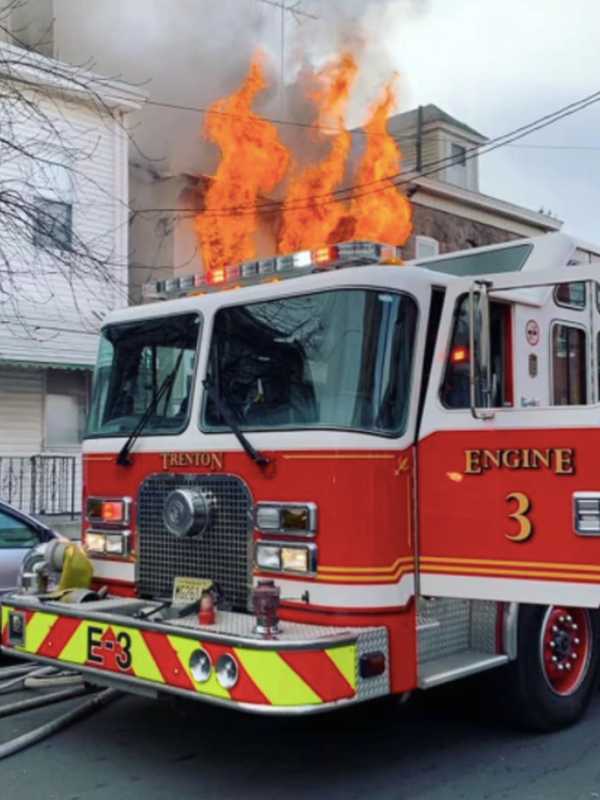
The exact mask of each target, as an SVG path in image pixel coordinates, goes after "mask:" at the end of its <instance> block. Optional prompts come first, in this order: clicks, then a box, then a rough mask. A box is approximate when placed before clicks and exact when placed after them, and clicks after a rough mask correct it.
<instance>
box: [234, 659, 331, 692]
mask: <svg viewBox="0 0 600 800" xmlns="http://www.w3.org/2000/svg"><path fill="white" fill-rule="evenodd" d="M235 654H236V655H237V657H238V658H239V659H240V661H241V662H242V664H243V665H244V669H245V670H246V672H247V673H248V674H249V675H250V677H251V678H252V680H253V681H254V683H256V685H257V686H258V688H259V689H260V690H261V692H263V694H264V695H265V696H266V697H267V699H268V700H269V702H270V703H271V704H272V705H274V706H307V705H318V704H320V703H321V702H322V700H321V698H320V697H319V695H318V694H317V693H316V692H314V691H313V690H312V689H311V688H310V686H309V685H308V684H307V683H306V682H305V681H303V680H302V678H301V677H300V676H299V675H298V674H297V673H296V672H294V670H293V669H292V668H291V667H290V666H288V664H287V663H286V662H285V661H284V660H283V658H281V656H280V655H279V653H275V652H272V651H271V652H263V651H260V650H247V649H243V650H242V649H237V648H236V650H235Z"/></svg>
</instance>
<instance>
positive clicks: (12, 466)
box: [0, 454, 81, 517]
mask: <svg viewBox="0 0 600 800" xmlns="http://www.w3.org/2000/svg"><path fill="white" fill-rule="evenodd" d="M0 498H1V499H2V500H4V501H6V502H8V503H10V504H11V505H14V506H16V507H17V508H20V509H21V510H22V511H27V512H29V513H30V514H48V515H50V514H61V515H64V514H68V515H70V516H71V517H75V515H76V514H79V513H81V456H79V455H54V454H51V455H50V454H38V455H33V456H0Z"/></svg>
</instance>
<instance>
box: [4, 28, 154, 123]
mask: <svg viewBox="0 0 600 800" xmlns="http://www.w3.org/2000/svg"><path fill="white" fill-rule="evenodd" d="M0 74H2V75H4V76H5V78H7V79H8V80H14V81H19V82H22V83H23V85H24V86H25V85H31V86H43V87H45V88H46V89H52V90H55V91H56V92H63V93H65V94H67V95H70V96H73V97H77V98H79V99H81V100H84V101H85V100H89V99H90V98H92V99H94V98H95V99H96V100H101V101H102V103H105V104H106V106H107V107H110V108H117V109H122V110H123V111H136V110H137V109H139V108H141V106H142V105H143V103H144V101H145V100H146V98H147V95H146V94H144V93H143V92H141V91H139V90H138V89H136V88H134V87H132V86H129V85H128V84H126V83H124V82H123V81H118V80H114V79H112V78H106V77H104V76H102V75H99V74H97V73H95V72H90V71H89V70H87V69H84V68H82V67H78V66H73V65H72V64H67V63H66V62H64V61H58V60H57V59H55V58H48V57H47V56H43V55H41V54H40V53H36V52H34V51H32V50H25V49H24V48H21V47H15V46H14V45H12V44H6V43H5V42H0Z"/></svg>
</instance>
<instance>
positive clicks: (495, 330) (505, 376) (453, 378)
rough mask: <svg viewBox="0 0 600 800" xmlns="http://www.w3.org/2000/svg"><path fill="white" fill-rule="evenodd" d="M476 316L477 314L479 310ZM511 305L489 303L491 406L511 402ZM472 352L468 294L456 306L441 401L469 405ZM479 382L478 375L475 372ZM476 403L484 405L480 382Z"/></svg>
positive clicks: (448, 405) (467, 406)
mask: <svg viewBox="0 0 600 800" xmlns="http://www.w3.org/2000/svg"><path fill="white" fill-rule="evenodd" d="M476 318H477V314H476ZM510 321H511V316H510V306H509V305H507V304H505V303H490V345H491V352H490V356H491V377H492V397H491V401H490V402H491V407H492V408H500V407H502V406H512V360H511V359H512V354H511V352H510V346H509V343H510V340H511V337H510V327H511V326H510ZM477 338H478V339H479V338H480V337H477ZM470 366H471V353H470V351H469V298H468V297H464V298H463V299H462V300H461V301H460V302H459V304H458V306H457V311H456V317H455V322H454V332H453V334H452V340H451V344H450V351H449V355H448V364H447V366H446V374H445V376H444V383H443V385H442V391H441V398H442V403H443V404H444V405H445V406H446V407H447V408H469V407H470V405H471V392H470ZM476 382H477V376H476ZM476 404H477V405H478V406H483V405H484V402H483V396H482V393H481V386H480V385H479V383H477V385H476Z"/></svg>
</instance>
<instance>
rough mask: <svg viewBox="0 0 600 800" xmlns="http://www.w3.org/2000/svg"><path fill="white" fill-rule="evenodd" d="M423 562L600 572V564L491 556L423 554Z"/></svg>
mask: <svg viewBox="0 0 600 800" xmlns="http://www.w3.org/2000/svg"><path fill="white" fill-rule="evenodd" d="M419 560H420V562H421V563H422V564H429V563H431V564H439V563H444V564H482V565H484V566H485V565H490V566H492V565H495V566H502V567H537V568H539V569H575V570H581V571H582V572H590V573H598V574H600V566H593V565H589V564H564V563H556V562H553V563H551V562H546V561H499V560H497V559H491V558H449V557H445V556H423V557H422V558H421V559H419Z"/></svg>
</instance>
